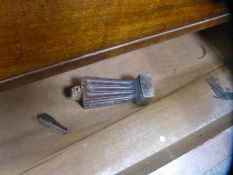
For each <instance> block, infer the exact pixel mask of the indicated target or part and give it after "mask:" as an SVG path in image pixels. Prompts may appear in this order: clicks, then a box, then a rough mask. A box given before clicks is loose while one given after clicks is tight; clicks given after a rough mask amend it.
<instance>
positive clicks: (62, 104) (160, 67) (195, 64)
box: [0, 34, 222, 175]
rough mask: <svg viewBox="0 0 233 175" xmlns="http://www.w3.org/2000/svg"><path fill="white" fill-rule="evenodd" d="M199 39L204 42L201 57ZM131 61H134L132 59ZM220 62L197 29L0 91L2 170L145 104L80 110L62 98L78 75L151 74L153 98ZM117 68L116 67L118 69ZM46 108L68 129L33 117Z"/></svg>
mask: <svg viewBox="0 0 233 175" xmlns="http://www.w3.org/2000/svg"><path fill="white" fill-rule="evenodd" d="M201 45H202V46H203V47H205V48H206V51H207V54H206V55H205V57H204V58H202V59H198V58H200V57H201V56H202V55H203V50H202V48H201ZM132 62H133V63H134V64H132ZM221 66H222V63H221V62H220V61H219V55H218V54H217V53H216V51H215V50H213V49H212V48H211V47H209V45H208V44H207V43H206V42H205V41H204V40H203V39H202V38H200V36H199V35H197V34H192V35H184V36H182V37H179V38H175V39H172V40H169V41H165V42H163V43H159V44H155V45H152V46H150V47H145V48H143V49H139V50H136V51H133V52H129V53H127V54H123V55H120V56H117V57H115V58H112V59H108V60H104V61H101V62H99V63H95V64H92V65H89V66H86V67H82V68H80V69H76V70H73V71H69V72H66V73H63V74H60V75H57V76H53V77H50V78H47V79H44V80H41V81H38V82H35V83H32V84H28V85H25V86H21V87H19V88H16V89H11V90H8V91H5V92H2V93H0V126H1V127H0V155H1V156H0V172H1V175H7V174H10V175H12V174H18V173H19V172H22V171H24V170H27V169H29V168H31V167H32V166H33V165H34V164H37V163H38V162H40V161H41V160H42V159H44V158H46V157H47V156H49V155H51V154H52V153H54V152H57V151H59V150H61V149H63V148H65V147H67V146H69V145H71V144H73V143H74V142H77V141H80V140H82V139H84V138H86V137H87V136H89V135H91V134H93V133H96V132H97V131H100V130H102V129H104V128H106V127H108V126H109V125H111V124H114V123H116V122H118V121H120V120H122V119H124V118H126V117H127V116H129V115H131V114H133V113H135V112H137V111H140V110H142V109H144V108H141V107H137V106H136V105H134V104H125V105H117V106H111V107H104V108H98V109H91V110H83V108H82V107H81V106H80V105H79V104H78V103H76V102H74V101H72V100H70V99H68V98H66V97H65V96H64V94H63V91H64V89H67V87H68V89H69V87H71V86H74V85H76V83H77V82H78V79H79V78H82V77H84V76H98V77H108V78H117V79H120V78H123V79H130V78H135V77H136V76H137V75H138V73H146V74H150V75H151V76H152V83H153V84H154V86H155V89H156V93H157V96H156V98H155V99H154V101H153V102H154V103H156V102H157V101H158V100H160V99H162V98H163V97H165V96H167V95H169V94H171V93H172V92H174V91H176V90H177V89H179V88H181V87H182V86H185V85H186V84H188V83H191V82H192V81H194V80H196V79H198V78H199V77H201V76H203V75H205V74H207V73H209V72H211V71H213V70H215V69H218V68H219V67H221ZM119 70H120V71H119ZM42 112H46V113H48V114H50V115H52V116H53V117H55V119H57V120H58V121H59V122H60V123H61V124H63V125H64V126H66V127H67V128H68V129H69V130H70V132H69V133H68V134H66V135H64V136H61V135H59V134H57V133H54V132H53V131H51V130H50V129H48V128H46V127H44V126H42V125H40V124H39V123H37V121H35V117H36V115H37V114H39V113H42Z"/></svg>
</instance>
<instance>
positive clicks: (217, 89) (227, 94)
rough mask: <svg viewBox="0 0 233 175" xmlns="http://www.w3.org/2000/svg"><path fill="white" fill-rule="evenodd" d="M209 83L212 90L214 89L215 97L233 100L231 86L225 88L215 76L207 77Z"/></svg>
mask: <svg viewBox="0 0 233 175" xmlns="http://www.w3.org/2000/svg"><path fill="white" fill-rule="evenodd" d="M207 82H208V84H209V85H210V87H211V89H212V91H213V94H214V95H213V96H214V97H215V98H219V99H222V100H233V92H232V91H230V89H229V88H226V89H225V90H224V89H223V88H222V87H221V85H220V84H219V82H218V79H216V78H214V77H209V78H208V79H207Z"/></svg>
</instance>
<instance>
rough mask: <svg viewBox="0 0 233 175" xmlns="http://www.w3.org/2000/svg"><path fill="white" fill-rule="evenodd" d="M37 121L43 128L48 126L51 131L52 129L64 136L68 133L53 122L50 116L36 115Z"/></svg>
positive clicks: (56, 122) (55, 121)
mask: <svg viewBox="0 0 233 175" xmlns="http://www.w3.org/2000/svg"><path fill="white" fill-rule="evenodd" d="M37 120H38V121H39V122H40V123H42V124H43V125H45V126H48V127H49V128H51V129H54V130H55V131H57V132H59V133H61V134H66V133H67V132H68V129H67V128H66V127H64V126H62V125H61V124H60V123H59V122H58V121H57V120H55V119H54V118H53V117H52V116H50V115H49V114H46V113H42V114H39V115H37Z"/></svg>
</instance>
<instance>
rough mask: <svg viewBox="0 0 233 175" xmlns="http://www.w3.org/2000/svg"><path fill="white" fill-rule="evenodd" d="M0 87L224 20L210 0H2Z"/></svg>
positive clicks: (221, 9)
mask: <svg viewBox="0 0 233 175" xmlns="http://www.w3.org/2000/svg"><path fill="white" fill-rule="evenodd" d="M0 7H1V9H0V26H1V28H0V33H1V34H0V90H4V89H8V88H9V87H15V86H18V85H20V84H25V83H27V82H32V81H35V80H38V79H42V78H45V77H48V76H51V75H54V74H58V73H61V72H64V71H67V70H70V69H73V68H77V67H81V66H84V65H87V64H90V63H93V62H96V61H99V60H103V59H105V58H109V57H112V56H116V55H118V54H120V53H123V52H127V51H130V50H133V49H136V48H140V47H143V46H146V45H149V44H152V43H155V42H158V41H163V40H166V39H169V38H173V37H175V36H179V35H182V34H184V33H188V32H193V31H197V30H201V29H204V28H207V27H211V26H214V25H217V24H220V23H223V22H225V21H226V20H227V17H228V15H229V14H228V13H227V11H226V8H225V6H224V4H223V3H219V2H214V1H212V0H176V1H175V0H167V1H154V0H139V1H134V0H124V1H110V0H108V1H106V0H85V1H83V0H54V1H47V0H36V1H27V0H16V1H14V2H13V1H8V0H3V1H0Z"/></svg>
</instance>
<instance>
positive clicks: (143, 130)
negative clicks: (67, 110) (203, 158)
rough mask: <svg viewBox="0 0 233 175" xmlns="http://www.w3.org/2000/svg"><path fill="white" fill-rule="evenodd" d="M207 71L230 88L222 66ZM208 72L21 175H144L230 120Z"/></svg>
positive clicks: (225, 103) (228, 106)
mask: <svg viewBox="0 0 233 175" xmlns="http://www.w3.org/2000/svg"><path fill="white" fill-rule="evenodd" d="M208 76H214V77H216V78H218V79H219V80H220V82H221V83H222V85H223V86H225V87H226V86H229V87H230V88H232V84H231V81H230V77H229V71H227V70H226V69H225V68H222V69H219V70H216V71H215V72H213V73H211V74H209V75H208ZM208 76H206V77H203V78H201V79H199V80H197V81H195V82H193V83H191V84H189V85H188V86H186V87H184V88H181V89H180V90H178V91H177V92H175V93H174V94H171V95H170V96H168V97H166V98H164V99H162V100H160V101H159V102H157V103H154V104H152V105H151V106H149V107H146V108H144V109H143V110H141V111H139V112H137V113H134V114H132V115H130V116H129V117H127V118H126V119H124V120H122V121H120V122H118V123H116V124H114V125H112V126H110V127H108V128H106V129H104V130H102V131H100V132H98V133H96V134H94V135H92V136H90V137H88V138H86V139H84V140H81V141H80V142H77V143H75V144H73V145H72V146H70V147H67V148H66V149H64V150H62V151H60V152H58V153H56V154H54V155H51V156H50V157H49V158H47V159H45V160H44V161H43V162H40V163H39V164H38V166H35V167H33V168H32V169H30V170H29V171H27V172H25V173H23V174H26V175H29V174H33V175H37V174H39V175H40V174H46V173H47V174H51V175H53V174H56V175H63V174H64V175H65V174H70V175H72V174H80V175H81V174H116V173H121V174H127V175H128V174H140V175H141V174H148V173H149V172H151V171H152V170H155V169H157V168H159V167H161V166H162V165H164V164H165V163H168V162H170V161H171V160H173V159H175V158H176V157H177V156H179V155H180V154H182V153H184V152H183V151H184V150H185V151H187V150H188V148H189V149H190V148H192V147H193V145H195V146H197V145H198V144H200V142H203V141H205V140H206V139H208V138H209V137H213V135H214V134H217V133H219V132H220V131H222V130H224V129H226V128H227V127H229V126H230V125H231V121H232V113H231V112H232V101H227V100H219V99H216V98H214V97H213V94H212V91H211V90H210V88H209V85H208V84H207V83H206V78H207V77H208Z"/></svg>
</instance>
